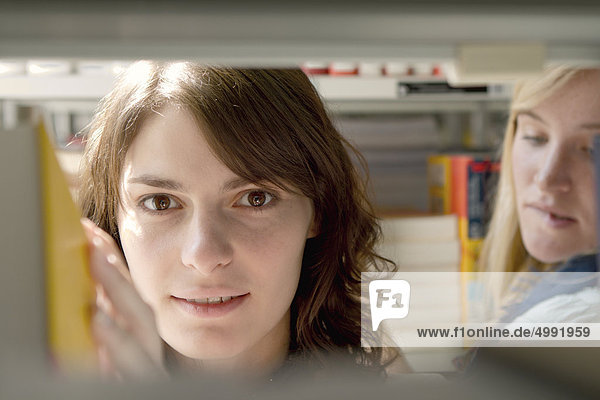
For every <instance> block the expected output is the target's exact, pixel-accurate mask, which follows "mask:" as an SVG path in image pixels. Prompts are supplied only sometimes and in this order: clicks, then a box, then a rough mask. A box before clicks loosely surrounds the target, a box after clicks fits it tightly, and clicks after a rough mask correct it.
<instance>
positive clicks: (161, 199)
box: [141, 194, 181, 211]
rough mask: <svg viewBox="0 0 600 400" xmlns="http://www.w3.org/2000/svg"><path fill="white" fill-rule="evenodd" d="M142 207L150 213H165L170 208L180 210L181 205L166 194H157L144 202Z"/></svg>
mask: <svg viewBox="0 0 600 400" xmlns="http://www.w3.org/2000/svg"><path fill="white" fill-rule="evenodd" d="M141 203H142V205H143V206H144V207H145V208H146V209H148V210H150V211H165V210H168V209H170V208H179V207H181V204H179V203H178V202H177V201H176V200H175V199H173V198H172V197H171V196H168V195H166V194H155V195H152V196H148V197H146V198H144V199H143V200H142V202H141Z"/></svg>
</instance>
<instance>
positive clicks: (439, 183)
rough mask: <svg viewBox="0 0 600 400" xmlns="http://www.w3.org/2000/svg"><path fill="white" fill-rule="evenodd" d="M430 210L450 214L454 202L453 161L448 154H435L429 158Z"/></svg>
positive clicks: (435, 212)
mask: <svg viewBox="0 0 600 400" xmlns="http://www.w3.org/2000/svg"><path fill="white" fill-rule="evenodd" d="M427 181H428V187H429V210H430V211H431V212H432V213H434V214H450V213H451V204H452V187H451V186H452V173H451V161H450V157H449V156H447V155H442V154H439V155H433V156H429V157H428V159H427Z"/></svg>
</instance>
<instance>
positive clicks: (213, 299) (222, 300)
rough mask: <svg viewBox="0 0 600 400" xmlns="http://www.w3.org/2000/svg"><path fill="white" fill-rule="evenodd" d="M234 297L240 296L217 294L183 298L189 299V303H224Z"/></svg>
mask: <svg viewBox="0 0 600 400" xmlns="http://www.w3.org/2000/svg"><path fill="white" fill-rule="evenodd" d="M236 297H240V296H222V297H220V296H217V297H205V298H201V299H185V300H186V301H189V302H190V303H196V304H220V303H225V302H228V301H231V300H232V299H235V298H236Z"/></svg>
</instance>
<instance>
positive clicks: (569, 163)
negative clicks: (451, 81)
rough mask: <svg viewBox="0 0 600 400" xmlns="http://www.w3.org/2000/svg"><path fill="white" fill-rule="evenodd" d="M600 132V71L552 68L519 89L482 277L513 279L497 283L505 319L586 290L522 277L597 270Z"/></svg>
mask: <svg viewBox="0 0 600 400" xmlns="http://www.w3.org/2000/svg"><path fill="white" fill-rule="evenodd" d="M599 132H600V70H598V69H573V68H553V69H549V70H548V71H546V72H545V73H544V74H543V75H542V76H540V77H538V78H535V79H530V80H528V81H525V82H521V83H519V84H517V85H516V87H515V92H514V97H513V101H512V104H511V110H510V117H509V121H508V126H507V129H506V134H505V138H504V144H503V148H502V151H503V153H502V167H501V173H500V180H499V187H498V192H497V193H498V194H497V198H496V202H495V209H494V214H493V217H492V220H491V223H490V228H489V232H488V234H487V236H486V238H485V241H484V244H483V248H482V252H481V255H480V259H479V266H480V270H481V271H490V272H507V273H513V274H503V275H502V278H500V279H499V278H498V276H496V277H495V280H496V281H495V282H494V284H495V286H496V289H497V290H496V292H497V296H496V300H497V301H496V305H498V304H500V306H506V305H507V304H509V303H510V307H504V309H503V316H502V317H501V319H504V320H514V318H516V317H518V316H519V315H522V314H523V313H524V312H525V311H527V310H528V309H529V308H530V307H531V306H532V305H533V304H537V303H541V302H542V301H544V300H545V299H547V298H549V297H551V296H553V295H556V294H557V293H559V292H562V293H563V294H564V293H568V292H572V291H577V290H579V289H581V285H579V284H577V285H563V284H559V285H558V286H557V285H550V286H548V285H545V284H543V283H542V284H540V282H538V279H543V278H541V277H542V276H549V275H545V274H539V276H538V277H536V278H535V279H534V281H531V279H529V278H531V275H530V274H523V275H527V276H528V277H529V278H527V279H519V278H516V277H517V276H519V274H518V273H521V272H542V271H575V272H595V271H596V264H595V257H594V256H593V253H595V252H596V225H595V221H596V214H597V211H596V196H595V185H594V177H593V158H592V140H593V136H594V134H597V133H599ZM563 283H564V282H563ZM534 287H537V289H534ZM560 287H562V289H560ZM557 288H559V289H557ZM548 322H550V321H548Z"/></svg>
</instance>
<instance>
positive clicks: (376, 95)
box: [0, 75, 504, 110]
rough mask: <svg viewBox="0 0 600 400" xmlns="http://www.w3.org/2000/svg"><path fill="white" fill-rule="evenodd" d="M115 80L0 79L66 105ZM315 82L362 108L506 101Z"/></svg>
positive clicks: (388, 85)
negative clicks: (403, 94) (384, 104)
mask: <svg viewBox="0 0 600 400" xmlns="http://www.w3.org/2000/svg"><path fill="white" fill-rule="evenodd" d="M114 79H115V78H114V77H112V76H102V75H101V76H86V75H67V76H46V77H29V76H13V77H2V78H0V99H2V100H18V101H27V102H36V101H54V102H59V103H60V102H63V103H65V104H68V103H69V102H70V101H73V100H78V101H82V100H87V101H90V100H92V101H97V100H99V99H100V98H102V97H103V96H105V95H106V94H107V93H108V92H109V91H110V90H111V88H112V86H113V84H114ZM311 81H312V82H313V84H314V85H315V87H316V88H317V90H318V91H319V93H320V94H321V96H322V97H323V98H324V99H325V100H326V101H327V102H350V103H348V104H347V107H348V108H352V107H353V106H356V107H359V108H360V106H361V105H364V106H366V107H367V108H368V109H369V110H372V109H373V107H372V106H371V105H370V104H369V102H372V101H379V102H381V101H384V102H390V101H391V102H394V103H393V104H395V105H396V106H398V105H399V106H400V109H402V108H407V107H408V108H411V107H416V108H417V109H422V108H423V107H429V105H431V104H435V105H437V106H441V107H444V105H443V104H444V103H449V104H450V103H462V104H461V105H458V107H459V108H460V109H463V108H464V107H465V106H467V107H468V108H471V107H473V104H474V103H477V102H486V101H494V100H496V101H497V100H500V101H501V100H504V97H502V96H501V95H500V96H498V95H491V94H481V93H441V94H409V95H405V96H401V95H398V83H399V82H411V81H412V82H416V81H419V82H422V81H424V79H421V78H414V77H409V78H393V77H361V76H349V77H342V76H313V77H311ZM425 81H432V82H436V81H437V82H439V81H440V79H425ZM413 103H414V104H413ZM57 104H58V103H57ZM387 104H388V105H386V106H384V107H385V108H387V107H389V106H392V103H387ZM380 105H381V104H380ZM447 107H449V108H450V109H453V108H454V107H455V106H453V105H451V104H450V105H448V106H447Z"/></svg>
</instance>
